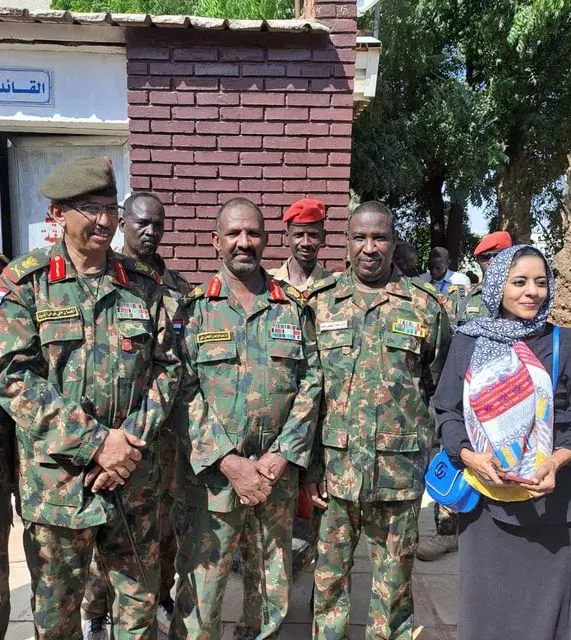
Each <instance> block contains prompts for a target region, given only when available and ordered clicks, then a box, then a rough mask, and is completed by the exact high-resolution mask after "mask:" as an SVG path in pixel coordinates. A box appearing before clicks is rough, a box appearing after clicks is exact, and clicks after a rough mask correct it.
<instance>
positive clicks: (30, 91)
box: [0, 67, 54, 106]
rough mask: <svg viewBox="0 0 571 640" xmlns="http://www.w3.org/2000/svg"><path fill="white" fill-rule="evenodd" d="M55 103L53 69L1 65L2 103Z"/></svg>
mask: <svg viewBox="0 0 571 640" xmlns="http://www.w3.org/2000/svg"><path fill="white" fill-rule="evenodd" d="M53 103H54V92H53V73H52V71H51V69H23V68H19V67H0V104H28V105H38V106H50V105H53Z"/></svg>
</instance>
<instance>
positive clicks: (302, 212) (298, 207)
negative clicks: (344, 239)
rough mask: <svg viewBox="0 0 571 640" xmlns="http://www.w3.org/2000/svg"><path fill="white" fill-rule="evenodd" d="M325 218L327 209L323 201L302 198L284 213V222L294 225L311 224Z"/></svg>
mask: <svg viewBox="0 0 571 640" xmlns="http://www.w3.org/2000/svg"><path fill="white" fill-rule="evenodd" d="M324 218H325V207H324V206H323V202H321V200H313V199H312V198H302V199H301V200H298V201H297V202H294V203H293V204H292V205H291V207H290V208H289V209H288V210H287V211H286V212H285V213H284V222H291V223H293V224H310V223H311V222H319V221H320V220H323V219H324Z"/></svg>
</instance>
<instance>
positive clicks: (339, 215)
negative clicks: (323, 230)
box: [327, 207, 348, 220]
mask: <svg viewBox="0 0 571 640" xmlns="http://www.w3.org/2000/svg"><path fill="white" fill-rule="evenodd" d="M347 214H348V209H347V207H329V209H327V218H328V219H329V218H331V219H337V220H339V219H347Z"/></svg>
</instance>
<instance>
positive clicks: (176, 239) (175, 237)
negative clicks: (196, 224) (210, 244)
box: [161, 231, 196, 257]
mask: <svg viewBox="0 0 571 640" xmlns="http://www.w3.org/2000/svg"><path fill="white" fill-rule="evenodd" d="M161 242H162V244H163V245H165V244H174V245H177V244H187V245H193V244H195V242H196V235H195V234H194V233H188V232H187V233H181V232H180V231H175V232H170V233H165V234H164V235H163V237H162V240H161ZM191 257H192V256H191Z"/></svg>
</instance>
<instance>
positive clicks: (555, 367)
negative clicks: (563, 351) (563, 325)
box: [551, 325, 559, 394]
mask: <svg viewBox="0 0 571 640" xmlns="http://www.w3.org/2000/svg"><path fill="white" fill-rule="evenodd" d="M558 376H559V327H558V326H557V325H555V326H554V327H553V361H552V365H551V381H552V384H553V393H554V394H555V391H556V390H557V378H558Z"/></svg>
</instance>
